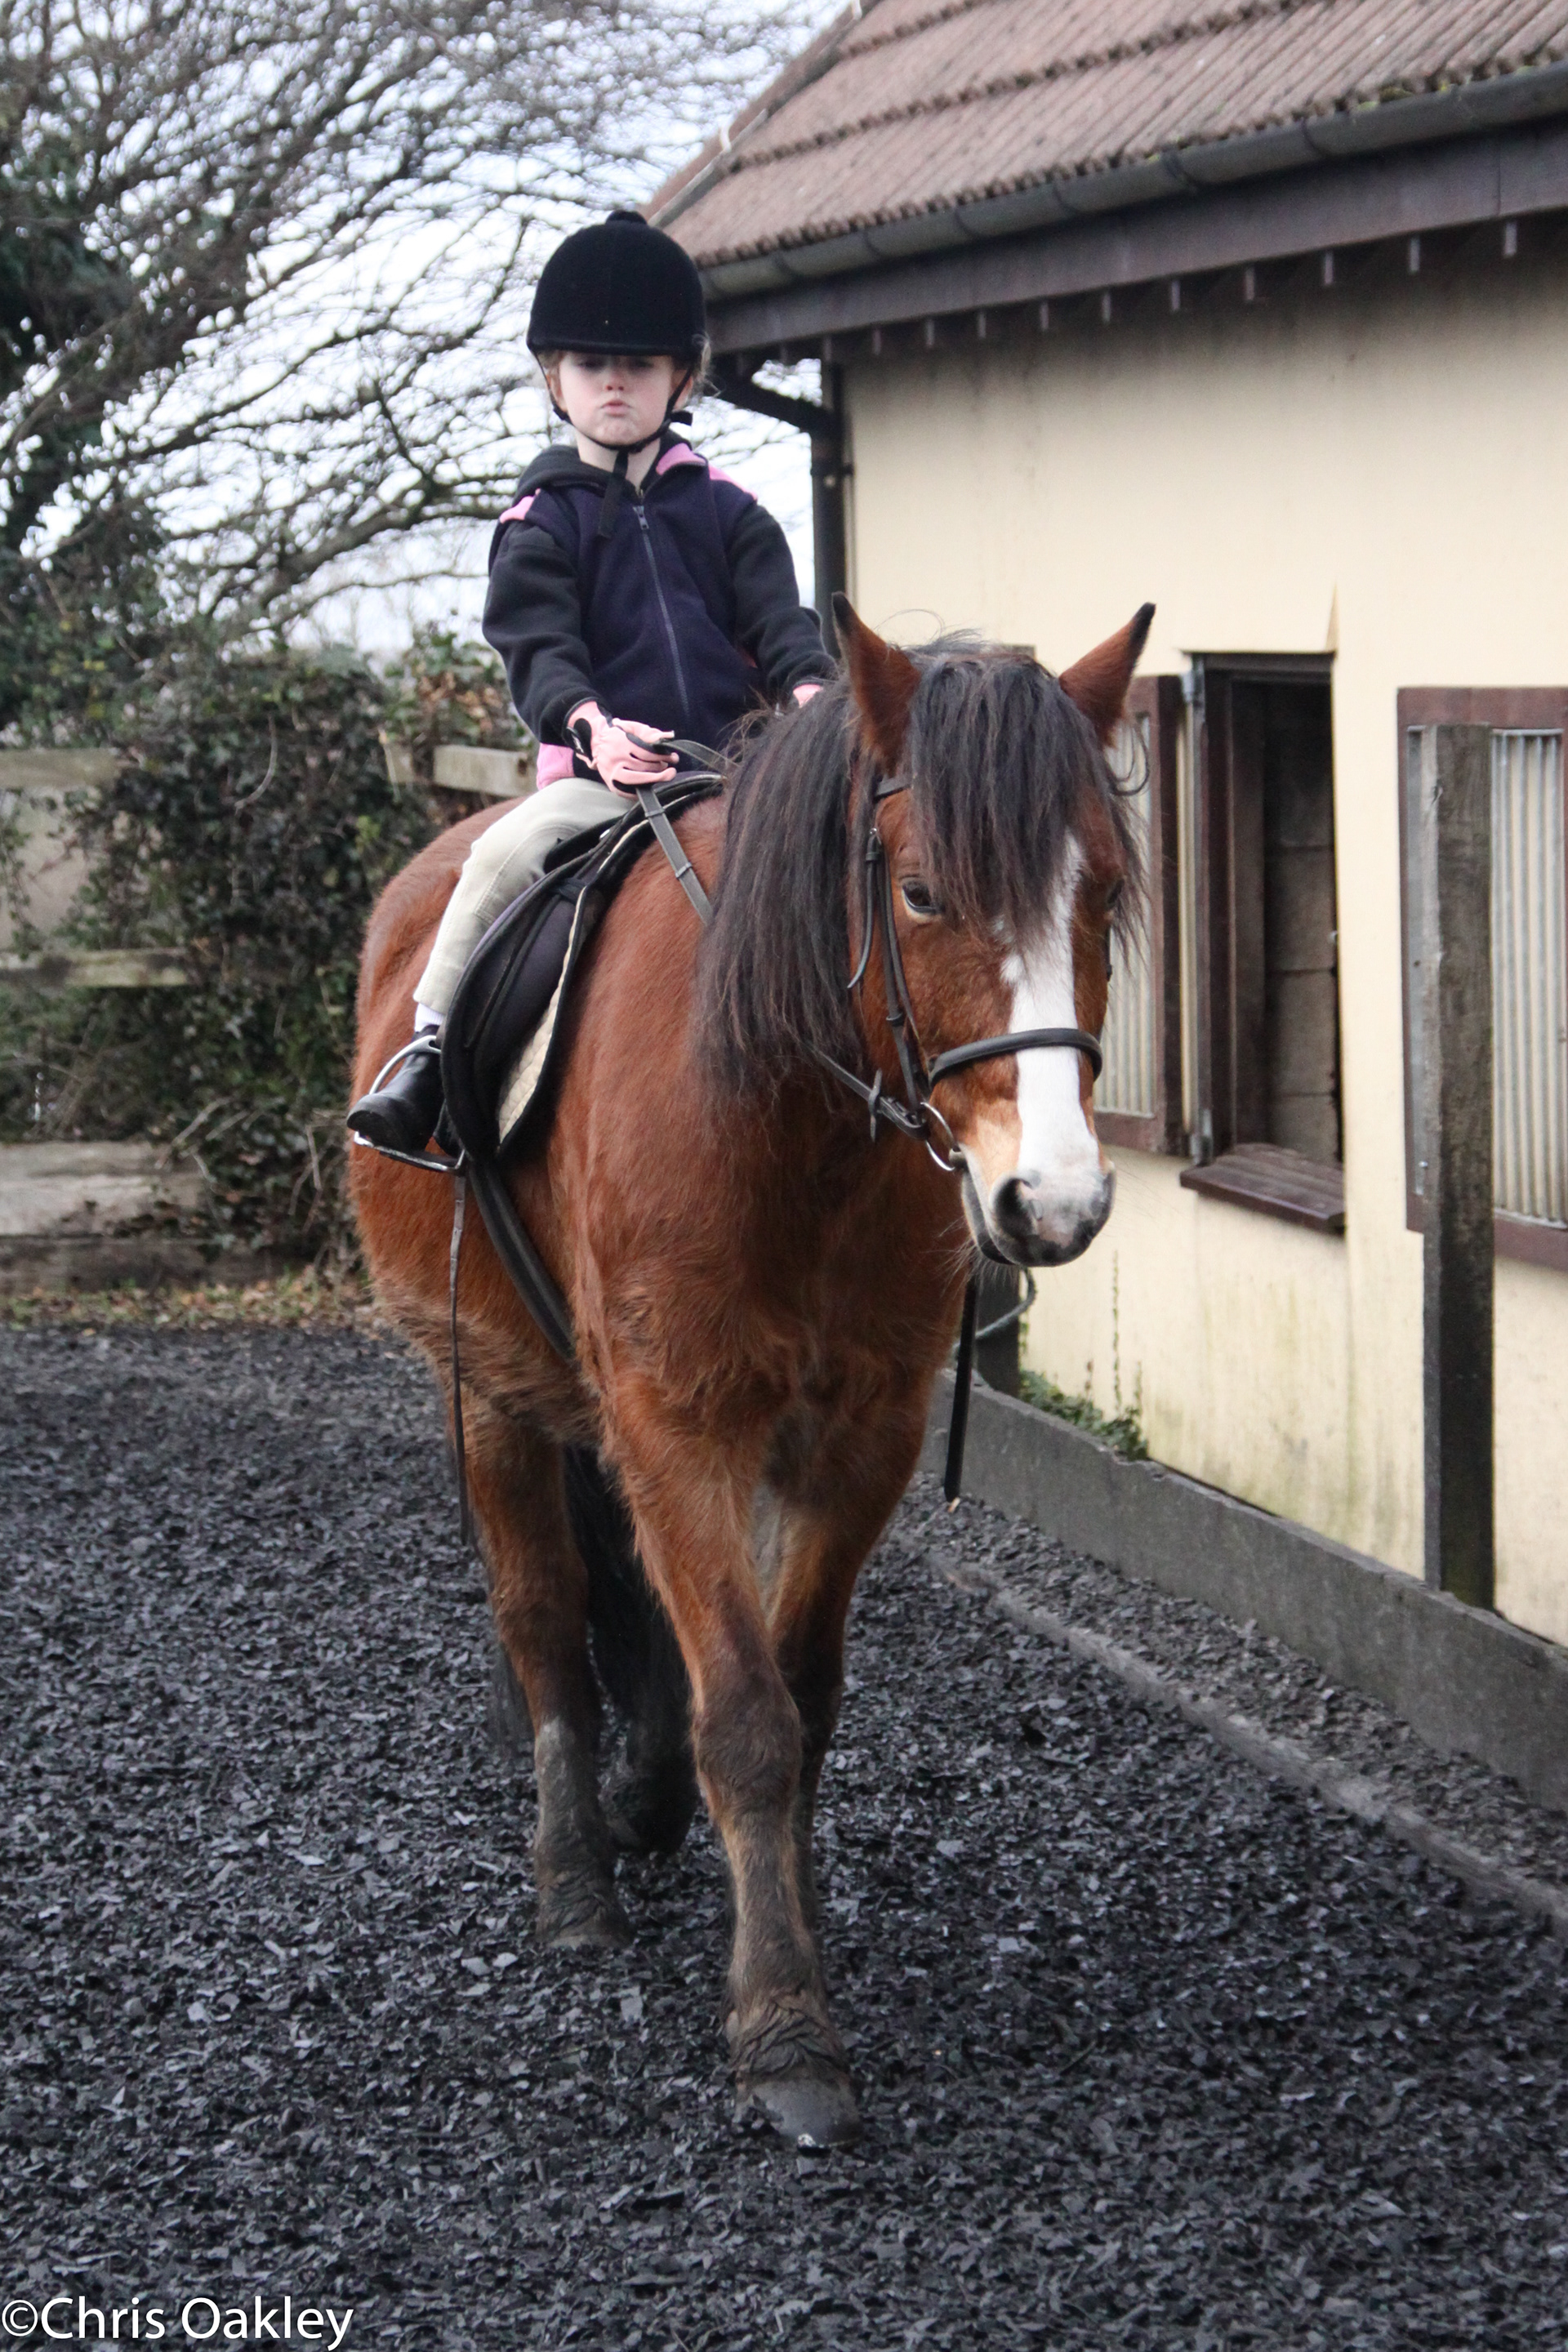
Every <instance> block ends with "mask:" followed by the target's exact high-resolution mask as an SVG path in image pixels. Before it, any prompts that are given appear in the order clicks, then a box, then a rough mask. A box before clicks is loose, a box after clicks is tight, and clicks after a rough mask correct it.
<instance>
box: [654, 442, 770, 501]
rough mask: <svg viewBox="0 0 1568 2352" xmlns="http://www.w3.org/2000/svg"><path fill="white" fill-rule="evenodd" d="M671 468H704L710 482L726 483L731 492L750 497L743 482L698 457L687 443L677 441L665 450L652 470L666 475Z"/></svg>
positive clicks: (749, 492)
mask: <svg viewBox="0 0 1568 2352" xmlns="http://www.w3.org/2000/svg"><path fill="white" fill-rule="evenodd" d="M672 466H706V467H708V478H709V480H710V481H713V482H728V483H729V485H730V488H731V489H732V490H741V491H743V492H744V494H745V496H746V497H747V498H750V497H751V495H752V493H751V491H750V490H748V489H747V488H746V486H745V484H744V482H738V481H737V480H736V479H735V477H734V475H733V474H727V473H726V472H725V471H724V468H723V467H722V466H715V465H713V464H712V463H711V462H710V459H708V458H707V457H700V456H699V454H698V452H697V451H696V450H695V449H694V448H693V447H692V446H691V444H690V443H689V441H678V442H677V443H676V445H675V446H674V448H673V449H667V450H666V451H665V453H664V455H663V457H661V458H660V459H659V461H658V465H657V466H656V467H654V469H653V470H654V472H655V473H656V474H668V471H669V469H670V467H672Z"/></svg>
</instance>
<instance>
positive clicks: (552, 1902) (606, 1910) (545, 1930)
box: [537, 1879, 632, 1952]
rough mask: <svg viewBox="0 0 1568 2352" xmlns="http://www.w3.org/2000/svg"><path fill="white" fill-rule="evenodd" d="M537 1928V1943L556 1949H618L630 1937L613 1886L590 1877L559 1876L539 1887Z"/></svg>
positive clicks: (561, 1950)
mask: <svg viewBox="0 0 1568 2352" xmlns="http://www.w3.org/2000/svg"><path fill="white" fill-rule="evenodd" d="M537 1927H538V1934H539V1940H540V1942H541V1943H542V1944H548V1945H549V1946H550V1948H551V1949H552V1951H557V1952H581V1951H597V1952H618V1951H619V1950H620V1949H621V1948H622V1946H623V1945H626V1944H629V1943H630V1942H631V1940H632V1927H631V1921H630V1920H629V1919H628V1918H627V1917H626V1913H625V1912H624V1911H623V1910H622V1908H621V1906H620V1903H619V1901H618V1899H617V1897H616V1890H615V1888H614V1887H613V1886H610V1885H605V1883H604V1882H603V1881H598V1882H595V1880H592V1879H558V1880H557V1881H556V1883H555V1884H554V1885H552V1886H547V1887H544V1888H542V1889H541V1892H540V1896H539V1917H538V1921H537Z"/></svg>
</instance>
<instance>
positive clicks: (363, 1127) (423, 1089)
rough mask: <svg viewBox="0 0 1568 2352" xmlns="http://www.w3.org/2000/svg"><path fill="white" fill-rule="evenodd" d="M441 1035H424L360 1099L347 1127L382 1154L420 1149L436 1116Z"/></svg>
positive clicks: (432, 1031) (430, 1032) (439, 1101)
mask: <svg viewBox="0 0 1568 2352" xmlns="http://www.w3.org/2000/svg"><path fill="white" fill-rule="evenodd" d="M441 1104H442V1094H441V1033H440V1031H439V1030H437V1029H429V1030H426V1031H424V1032H423V1033H422V1034H420V1035H419V1036H417V1037H416V1039H415V1041H414V1044H413V1045H412V1047H411V1048H410V1049H409V1051H408V1052H407V1054H405V1056H404V1058H403V1060H402V1061H401V1062H399V1064H398V1066H397V1067H396V1069H395V1070H394V1072H393V1073H392V1076H390V1077H389V1078H388V1079H387V1081H386V1084H385V1085H384V1086H381V1087H373V1088H372V1090H371V1092H370V1093H369V1094H368V1095H361V1097H360V1098H359V1100H358V1102H356V1103H355V1105H354V1106H353V1109H352V1110H351V1111H350V1113H349V1125H350V1127H351V1128H352V1129H353V1132H354V1133H355V1134H356V1135H363V1138H364V1139H365V1141H366V1142H367V1143H379V1144H380V1145H381V1146H382V1148H383V1149H384V1150H388V1151H423V1150H424V1149H425V1147H426V1144H427V1143H428V1142H429V1140H430V1138H431V1137H432V1135H434V1133H435V1132H436V1122H437V1119H438V1118H440V1116H441Z"/></svg>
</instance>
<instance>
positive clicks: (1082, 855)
mask: <svg viewBox="0 0 1568 2352" xmlns="http://www.w3.org/2000/svg"><path fill="white" fill-rule="evenodd" d="M836 610H837V617H838V625H839V635H840V639H841V642H842V643H843V646H844V649H845V660H846V667H847V672H848V678H849V686H850V690H851V694H852V697H853V705H854V710H855V714H856V718H857V720H858V736H859V740H860V744H861V747H862V753H863V757H862V761H861V762H860V763H859V765H860V791H859V795H858V838H859V840H860V842H861V844H862V845H864V844H865V842H866V841H867V840H868V835H869V829H870V826H871V825H872V824H873V823H874V824H875V825H876V828H877V831H878V832H879V835H880V836H881V841H882V844H883V846H884V849H885V852H886V856H887V862H888V869H889V879H890V882H891V890H890V894H889V895H890V901H891V907H892V915H893V923H894V927H895V930H896V935H897V943H898V950H899V954H900V958H901V961H902V964H903V969H904V972H905V974H906V976H907V982H908V989H909V998H910V1009H911V1011H912V1013H913V1015H914V1024H915V1027H916V1028H917V1030H918V1033H919V1041H920V1045H921V1049H922V1050H923V1053H924V1055H925V1057H926V1060H927V1062H928V1064H929V1063H930V1062H931V1061H932V1060H934V1058H935V1057H936V1056H937V1055H939V1054H941V1053H943V1052H945V1051H947V1050H949V1049H950V1048H952V1047H955V1046H958V1045H965V1044H969V1043H971V1042H973V1041H975V1040H978V1039H982V1038H991V1037H996V1036H1000V1035H1002V1034H1005V1033H1010V1032H1016V1031H1024V1030H1040V1029H1047V1030H1052V1029H1057V1030H1062V1029H1065V1030H1078V1031H1083V1032H1087V1033H1088V1034H1089V1035H1090V1036H1097V1035H1098V1034H1099V1032H1100V1025H1101V1024H1102V1023H1103V1021H1104V1018H1105V1006H1106V992H1107V987H1108V983H1109V979H1110V941H1111V935H1112V932H1113V930H1114V929H1116V928H1117V927H1118V924H1119V922H1125V920H1126V919H1127V917H1128V915H1129V914H1130V913H1131V899H1132V898H1134V897H1135V895H1136V892H1137V888H1138V886H1139V883H1140V881H1141V876H1140V874H1139V871H1138V857H1137V850H1136V845H1135V842H1134V838H1133V835H1132V833H1131V828H1130V825H1129V824H1128V819H1127V811H1126V806H1125V803H1124V801H1123V800H1122V799H1121V798H1120V797H1119V795H1118V793H1117V791H1116V788H1115V785H1114V782H1113V781H1112V778H1111V776H1110V770H1109V768H1108V766H1107V762H1106V758H1105V750H1106V747H1107V745H1108V744H1109V743H1110V739H1111V737H1112V735H1113V733H1114V731H1115V730H1116V728H1117V726H1118V724H1119V722H1120V721H1121V716H1122V707H1123V704H1124V702H1125V699H1126V694H1127V688H1128V684H1129V681H1130V680H1131V675H1132V671H1133V668H1134V667H1135V665H1136V663H1137V659H1138V656H1139V654H1140V653H1141V652H1142V646H1143V641H1144V639H1145V637H1146V636H1147V635H1148V633H1149V623H1150V620H1151V619H1152V614H1153V607H1152V605H1145V606H1144V607H1143V609H1142V611H1141V612H1140V613H1139V614H1137V615H1136V616H1135V617H1134V618H1133V619H1132V620H1131V621H1130V622H1129V623H1128V625H1127V626H1126V627H1125V628H1124V629H1122V630H1121V631H1119V632H1118V634H1117V635H1115V636H1113V637H1110V638H1109V639H1107V641H1106V643H1105V644H1104V645H1102V646H1099V647H1097V649H1096V650H1095V651H1094V652H1093V653H1091V654H1089V655H1086V656H1085V657H1084V658H1083V660H1081V661H1079V662H1077V663H1075V664H1074V666H1073V667H1071V668H1070V669H1068V670H1066V671H1064V672H1063V673H1062V675H1061V677H1059V678H1056V677H1051V676H1050V674H1049V673H1048V672H1047V671H1046V670H1044V669H1043V668H1041V667H1040V666H1039V664H1038V663H1037V662H1036V661H1034V660H1032V659H1030V658H1029V657H1027V656H1021V655H1018V654H1016V653H1008V652H1006V651H1005V650H1003V649H1000V648H987V647H983V646H967V645H962V644H954V645H949V646H931V647H922V648H921V649H920V650H919V651H918V652H917V653H916V654H915V655H914V656H910V655H909V654H907V653H904V652H901V651H900V649H899V648H898V647H896V646H889V645H886V644H884V642H883V641H882V639H881V638H880V637H879V636H877V635H875V634H874V632H873V631H871V630H870V629H868V628H867V627H866V626H865V625H864V624H863V623H862V622H861V621H860V620H859V619H858V616H857V615H856V614H854V613H853V612H852V611H851V609H850V608H849V606H848V604H847V603H845V602H844V601H843V600H842V599H840V600H838V602H837V606H836ZM890 781H896V782H898V783H900V784H901V785H903V786H904V787H905V789H903V790H900V791H895V792H893V793H890V794H888V795H887V796H885V797H880V798H878V797H876V796H875V795H876V792H877V786H878V784H879V782H880V783H882V784H883V785H886V784H887V783H888V782H890ZM860 923H861V936H860V937H859V938H858V939H856V940H854V942H853V945H854V951H855V953H856V954H857V955H859V953H860V952H861V950H862V949H863V948H864V946H865V943H866V942H865V938H864V917H863V916H862V917H861V918H860ZM886 987H887V977H886V974H885V973H884V974H882V975H880V976H879V975H878V958H877V957H876V955H875V954H873V955H872V957H871V958H870V960H869V965H868V974H867V989H868V1002H867V1004H866V1015H867V1028H868V1034H867V1043H868V1045H870V1046H871V1048H872V1050H873V1052H878V1053H879V1058H882V1059H884V1060H885V1059H886V1055H887V1031H886V1029H885V1027H884V1028H883V1029H882V1034H881V1038H880V1039H878V1038H877V1036H876V1034H875V1032H876V1031H877V1029H878V1027H879V1024H881V1022H882V1020H883V1018H884V1016H885V1013H886V1011H887V1001H886ZM1093 1086H1094V1074H1093V1070H1092V1068H1091V1066H1090V1063H1089V1056H1088V1055H1087V1054H1085V1053H1083V1052H1082V1051H1079V1050H1076V1049H1073V1048H1071V1047H1069V1046H1066V1045H1050V1046H1041V1047H1036V1048H1034V1049H1032V1050H1027V1051H1025V1052H1021V1053H1017V1054H1008V1055H998V1056H997V1057H995V1058H994V1059H989V1060H984V1061H980V1062H976V1063H973V1064H971V1065H969V1066H965V1067H963V1068H960V1069H957V1070H954V1071H953V1072H952V1074H951V1075H950V1076H943V1077H942V1078H941V1079H940V1081H939V1083H938V1084H937V1086H936V1087H935V1091H934V1094H933V1097H932V1099H933V1101H934V1103H935V1105H936V1108H937V1109H938V1110H939V1111H940V1113H941V1115H942V1118H943V1119H944V1120H945V1121H946V1123H947V1125H948V1127H949V1129H951V1131H952V1139H953V1143H954V1146H955V1153H956V1159H957V1161H958V1164H959V1165H960V1167H961V1171H962V1176H963V1197H964V1207H965V1212H966V1214H967V1216H968V1219H969V1223H970V1228H971V1230H972V1232H973V1236H974V1239H975V1241H976V1242H977V1243H978V1244H979V1245H980V1246H981V1247H982V1248H983V1249H984V1250H985V1251H986V1252H987V1253H988V1254H989V1255H995V1256H1000V1257H1003V1258H1006V1259H1009V1260H1011V1261H1012V1262H1013V1263H1015V1264H1017V1265H1064V1264H1066V1262H1067V1261H1068V1259H1070V1258H1074V1257H1077V1256H1078V1255H1079V1253H1080V1252H1081V1251H1082V1250H1084V1249H1086V1248H1087V1247H1088V1245H1089V1243H1090V1242H1091V1241H1092V1240H1093V1239H1094V1236H1095V1234H1097V1233H1099V1231H1100V1227H1101V1226H1102V1225H1103V1224H1104V1223H1105V1221H1106V1218H1107V1217H1108V1216H1109V1215H1110V1205H1111V1200H1112V1196H1113V1193H1114V1189H1115V1173H1114V1171H1113V1170H1112V1169H1111V1168H1110V1164H1109V1163H1108V1161H1107V1160H1106V1158H1105V1154H1104V1152H1103V1150H1101V1148H1100V1141H1099V1139H1098V1138H1097V1136H1096V1134H1095V1130H1094V1111H1093V1099H1092V1096H1093Z"/></svg>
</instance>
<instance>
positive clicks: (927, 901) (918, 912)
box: [899, 875, 942, 922]
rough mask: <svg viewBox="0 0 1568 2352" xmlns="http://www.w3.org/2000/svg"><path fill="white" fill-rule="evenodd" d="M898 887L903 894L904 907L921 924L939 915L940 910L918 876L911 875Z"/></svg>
mask: <svg viewBox="0 0 1568 2352" xmlns="http://www.w3.org/2000/svg"><path fill="white" fill-rule="evenodd" d="M899 887H900V890H901V891H902V892H903V897H904V904H905V906H906V907H907V908H909V910H910V914H911V915H914V916H917V917H918V918H919V919H920V920H921V922H926V921H929V920H930V919H931V917H932V916H933V915H940V914H941V912H942V908H940V907H939V906H938V905H937V903H936V900H935V899H934V898H932V897H931V892H930V890H929V889H928V888H927V887H926V885H925V884H924V883H923V882H922V881H921V879H920V878H919V877H918V876H914V875H911V876H910V879H909V880H908V881H907V882H900V885H899Z"/></svg>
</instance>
